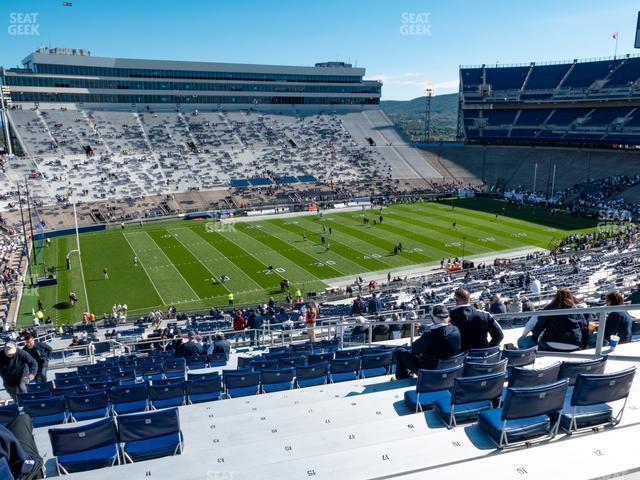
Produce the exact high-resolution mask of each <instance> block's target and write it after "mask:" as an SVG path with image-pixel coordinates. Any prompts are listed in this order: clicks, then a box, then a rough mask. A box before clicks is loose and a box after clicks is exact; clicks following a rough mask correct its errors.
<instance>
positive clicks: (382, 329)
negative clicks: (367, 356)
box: [371, 315, 391, 342]
mask: <svg viewBox="0 0 640 480" xmlns="http://www.w3.org/2000/svg"><path fill="white" fill-rule="evenodd" d="M375 321H376V322H379V323H380V322H381V323H380V324H379V325H376V326H375V327H373V331H372V332H371V335H373V339H372V341H374V342H383V341H385V340H389V339H390V338H391V329H390V328H389V325H386V324H385V323H384V322H386V321H387V319H386V317H385V316H384V315H380V316H379V317H378V318H377V319H376V320H375Z"/></svg>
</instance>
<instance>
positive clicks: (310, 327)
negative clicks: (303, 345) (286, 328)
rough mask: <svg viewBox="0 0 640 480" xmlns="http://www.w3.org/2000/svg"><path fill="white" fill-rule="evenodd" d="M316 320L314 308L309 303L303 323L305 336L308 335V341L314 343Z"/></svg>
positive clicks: (316, 315) (316, 314)
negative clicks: (305, 330) (305, 327)
mask: <svg viewBox="0 0 640 480" xmlns="http://www.w3.org/2000/svg"><path fill="white" fill-rule="evenodd" d="M317 320H318V313H317V310H316V307H315V306H314V305H313V304H312V303H310V304H309V305H308V306H307V313H306V314H305V322H306V324H307V335H309V341H311V342H315V341H316V321H317Z"/></svg>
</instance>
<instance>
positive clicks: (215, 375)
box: [187, 372, 220, 381]
mask: <svg viewBox="0 0 640 480" xmlns="http://www.w3.org/2000/svg"><path fill="white" fill-rule="evenodd" d="M204 379H207V380H211V379H217V380H218V381H220V372H202V373H192V372H189V373H187V380H204Z"/></svg>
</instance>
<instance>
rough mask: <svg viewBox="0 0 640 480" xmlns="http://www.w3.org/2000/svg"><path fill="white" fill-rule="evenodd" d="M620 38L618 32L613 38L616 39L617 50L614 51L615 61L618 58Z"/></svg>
mask: <svg viewBox="0 0 640 480" xmlns="http://www.w3.org/2000/svg"><path fill="white" fill-rule="evenodd" d="M619 36H620V34H619V33H618V32H615V33H614V34H613V38H614V39H615V41H616V46H615V49H614V51H613V59H614V60H615V59H616V58H617V57H618V37H619Z"/></svg>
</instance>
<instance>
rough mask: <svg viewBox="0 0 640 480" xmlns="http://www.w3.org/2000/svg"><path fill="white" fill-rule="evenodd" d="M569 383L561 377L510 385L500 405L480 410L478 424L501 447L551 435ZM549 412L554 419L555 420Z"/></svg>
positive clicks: (553, 433)
mask: <svg viewBox="0 0 640 480" xmlns="http://www.w3.org/2000/svg"><path fill="white" fill-rule="evenodd" d="M568 386H569V381H568V380H567V379H563V380H558V381H557V382H554V383H551V384H548V385H541V386H538V387H527V388H509V389H507V397H506V400H505V402H504V404H503V405H502V407H500V408H494V409H491V410H485V411H483V412H480V414H479V415H478V425H479V426H480V428H481V429H482V430H484V431H485V432H486V433H487V434H488V435H489V437H490V438H491V440H492V441H493V442H494V443H495V445H496V446H497V447H498V448H500V449H502V448H504V447H509V446H515V445H518V444H521V443H523V442H524V443H526V442H530V441H532V440H544V439H549V438H553V437H554V436H555V435H556V434H557V433H558V428H559V427H560V411H561V410H562V405H563V403H564V397H565V395H566V393H567V388H568ZM550 415H551V416H552V417H554V418H557V420H556V421H555V422H554V423H552V422H551V418H550Z"/></svg>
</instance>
